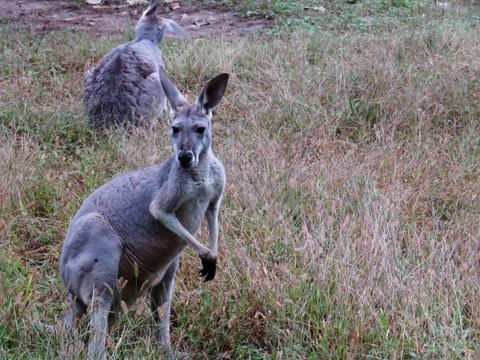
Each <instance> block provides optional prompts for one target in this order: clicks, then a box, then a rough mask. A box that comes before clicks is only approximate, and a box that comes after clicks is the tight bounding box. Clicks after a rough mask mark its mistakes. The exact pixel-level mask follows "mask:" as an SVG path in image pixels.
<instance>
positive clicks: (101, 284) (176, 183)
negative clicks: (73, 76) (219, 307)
mask: <svg viewBox="0 0 480 360" xmlns="http://www.w3.org/2000/svg"><path fill="white" fill-rule="evenodd" d="M159 76H160V79H161V84H162V88H163V90H164V91H165V93H166V94H167V98H168V100H169V102H170V103H171V107H172V117H173V118H172V135H171V137H172V145H173V148H174V154H173V155H172V156H170V157H169V158H168V159H167V160H165V161H164V162H162V163H161V164H159V165H156V166H151V167H147V168H144V169H139V170H135V171H131V172H127V173H125V174H122V175H119V176H117V177H115V178H114V179H112V180H111V181H109V182H107V183H106V184H104V185H103V186H101V187H99V188H98V189H97V190H95V191H94V192H93V193H92V194H91V195H90V196H89V197H88V198H87V199H86V200H85V201H84V203H83V204H82V206H81V207H80V209H79V210H78V212H77V213H76V215H75V216H74V218H73V220H72V222H71V223H70V227H69V229H68V231H67V235H66V239H65V242H64V245H63V250H62V255H61V259H60V274H61V277H62V280H63V283H64V284H65V286H66V287H67V288H68V291H69V298H70V302H71V307H70V308H69V310H68V311H67V314H66V315H65V319H64V321H65V324H66V326H67V327H68V328H71V327H72V325H76V324H77V323H78V320H79V319H80V318H81V317H82V316H83V315H84V314H86V313H87V308H89V307H90V308H91V314H90V331H91V340H90V344H89V347H88V351H89V356H90V358H98V357H102V356H104V347H105V336H106V331H107V325H108V322H109V320H112V319H113V318H114V313H115V310H116V309H118V308H120V302H121V301H124V302H125V304H127V306H128V305H130V304H132V303H133V302H134V301H135V300H136V299H137V298H138V297H139V296H141V295H142V294H144V293H146V292H147V291H148V292H149V293H150V295H151V302H152V311H153V317H154V319H156V320H157V321H158V322H159V323H160V334H159V350H160V351H162V352H164V351H167V352H168V351H170V332H169V317H170V303H171V298H172V289H173V282H174V276H175V272H176V270H177V266H178V257H179V255H180V253H181V252H182V251H183V250H184V249H185V247H186V246H188V245H189V246H191V247H192V248H193V250H194V251H195V252H196V253H197V254H198V255H199V257H200V259H201V261H202V265H203V269H202V270H201V272H200V275H201V276H205V281H209V280H212V279H213V278H214V276H215V270H216V260H217V243H218V210H219V206H220V201H221V199H222V194H223V189H224V186H225V172H224V169H223V166H222V164H221V163H220V161H219V160H218V159H217V158H216V157H215V156H214V155H213V152H212V150H211V147H210V143H211V116H212V112H211V110H212V108H213V107H215V106H216V105H217V104H218V102H219V101H220V99H221V98H222V96H223V94H224V92H225V88H226V86H227V82H228V75H227V74H222V75H219V76H217V77H216V78H214V79H213V80H211V81H210V82H209V83H208V84H207V85H206V86H205V88H204V89H203V91H202V92H201V94H200V96H199V97H198V99H197V101H196V102H195V103H194V104H189V103H188V102H187V101H186V100H185V99H184V97H183V96H182V95H181V94H180V92H179V91H178V90H177V89H176V88H175V86H174V85H173V84H172V82H171V81H170V80H169V79H168V77H167V75H166V74H165V71H164V70H163V69H160V75H159ZM203 217H206V219H207V222H208V229H209V242H210V244H209V248H207V247H205V246H204V245H202V244H201V243H199V242H198V241H197V240H196V239H195V237H194V236H195V234H196V232H197V230H198V228H199V227H200V225H201V222H202V219H203ZM118 279H123V281H124V285H125V286H124V287H123V289H121V291H119V290H118V289H117V281H118ZM125 281H126V284H125ZM160 307H162V309H163V310H164V314H163V315H161V314H159V313H158V309H159V308H160Z"/></svg>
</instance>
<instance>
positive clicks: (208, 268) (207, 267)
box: [200, 258, 217, 282]
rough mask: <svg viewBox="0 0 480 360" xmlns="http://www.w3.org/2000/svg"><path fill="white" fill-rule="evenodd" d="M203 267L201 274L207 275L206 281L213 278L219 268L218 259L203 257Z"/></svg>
mask: <svg viewBox="0 0 480 360" xmlns="http://www.w3.org/2000/svg"><path fill="white" fill-rule="evenodd" d="M202 265H203V268H202V270H200V276H201V277H203V276H205V280H204V282H207V281H210V280H213V278H214V277H215V272H216V270H217V259H216V258H213V259H202Z"/></svg>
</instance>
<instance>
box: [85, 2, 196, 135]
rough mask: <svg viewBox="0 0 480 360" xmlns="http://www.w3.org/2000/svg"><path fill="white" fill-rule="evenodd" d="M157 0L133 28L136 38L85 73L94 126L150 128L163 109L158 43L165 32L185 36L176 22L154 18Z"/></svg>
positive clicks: (117, 48) (89, 106)
mask: <svg viewBox="0 0 480 360" xmlns="http://www.w3.org/2000/svg"><path fill="white" fill-rule="evenodd" d="M157 7H158V0H151V2H150V5H149V7H148V8H147V10H145V12H144V13H143V15H142V16H141V18H140V20H139V21H138V23H137V26H136V27H135V39H134V40H133V41H131V42H129V43H126V44H122V45H119V46H117V47H116V48H115V49H113V50H112V51H110V52H109V53H108V54H107V55H105V56H104V57H103V59H102V60H100V62H99V63H98V64H97V65H96V66H94V67H92V68H90V69H88V70H87V71H85V74H84V103H85V109H86V112H87V115H88V118H89V120H90V122H91V123H93V125H94V126H96V127H101V126H108V125H120V124H124V123H125V122H128V123H131V124H133V125H134V126H139V127H153V126H155V124H156V119H157V118H158V116H159V115H160V113H161V112H162V111H163V110H164V109H165V107H166V99H165V93H164V91H163V89H162V85H161V84H160V76H159V75H160V72H159V71H160V69H161V68H163V67H164V64H163V61H162V53H161V51H160V49H159V48H158V44H159V43H160V41H161V40H162V38H163V33H164V31H169V32H172V33H174V34H177V35H186V31H185V30H183V28H182V27H181V26H180V25H178V24H177V23H176V22H175V21H173V20H169V19H162V18H160V17H157V15H156V11H157Z"/></svg>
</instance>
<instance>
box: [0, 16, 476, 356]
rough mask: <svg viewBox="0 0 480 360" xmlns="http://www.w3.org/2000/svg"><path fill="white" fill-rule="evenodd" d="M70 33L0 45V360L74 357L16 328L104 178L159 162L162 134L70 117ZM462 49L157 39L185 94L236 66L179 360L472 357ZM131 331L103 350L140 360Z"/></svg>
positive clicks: (445, 35) (46, 291)
mask: <svg viewBox="0 0 480 360" xmlns="http://www.w3.org/2000/svg"><path fill="white" fill-rule="evenodd" d="M68 35H69V36H71V37H73V39H74V40H75V41H76V42H77V44H78V46H76V47H75V48H73V49H70V51H72V53H70V55H65V54H66V51H65V48H66V45H65V44H64V43H63V42H62V41H60V40H59V38H57V35H46V38H45V40H44V41H43V43H42V44H43V45H42V47H40V50H39V51H38V52H35V53H33V50H32V49H34V48H35V46H36V45H35V41H33V40H31V42H30V43H29V42H28V41H24V40H22V41H20V39H24V38H27V39H30V38H31V36H30V35H28V34H22V33H20V34H9V33H7V34H5V33H4V34H2V36H3V37H4V40H2V46H1V49H0V50H1V51H4V52H3V54H4V55H3V61H1V62H0V74H5V73H6V72H5V71H6V69H10V74H9V75H8V76H2V77H1V78H0V84H1V89H2V90H0V94H1V96H2V100H1V101H2V107H1V108H0V111H1V116H2V125H1V126H2V128H1V129H2V132H1V136H2V137H1V149H2V154H3V156H2V157H1V159H0V169H1V170H0V171H1V173H2V174H3V175H2V178H1V182H0V191H1V193H2V197H1V198H0V203H1V206H2V219H1V222H0V234H1V237H2V239H4V245H5V246H4V250H2V252H0V259H1V264H2V265H0V267H1V268H2V272H1V273H2V280H1V281H0V285H1V286H2V291H1V292H0V308H1V309H2V313H1V314H2V315H1V316H0V334H2V336H1V337H2V338H3V339H4V340H1V345H2V346H0V348H1V349H2V350H0V354H1V355H0V356H4V355H5V357H6V356H7V354H14V355H12V356H17V357H22V358H23V357H24V358H31V357H32V358H36V357H42V358H55V357H57V356H65V355H66V354H69V353H72V343H67V344H65V343H62V342H61V340H60V339H58V338H55V337H52V338H48V337H47V338H46V337H45V336H43V335H42V334H41V333H39V332H38V331H35V330H32V328H31V327H30V322H31V320H33V319H38V318H40V320H42V321H45V322H49V323H53V322H54V321H55V320H54V319H58V318H60V317H61V312H62V310H63V309H62V308H63V306H64V303H62V301H63V300H64V294H63V290H62V286H61V284H60V282H59V280H58V277H57V271H58V265H57V264H58V258H59V252H60V249H61V244H62V241H63V237H64V234H65V231H66V227H67V226H68V222H69V219H70V218H71V217H72V216H73V214H74V213H75V211H76V210H77V209H78V206H79V205H80V203H81V201H82V199H83V198H85V197H86V196H87V195H88V194H89V193H90V192H91V191H92V190H93V189H95V188H96V187H97V186H99V185H100V184H102V183H104V182H105V181H107V180H108V179H110V178H111V177H112V176H113V175H115V174H118V173H120V172H123V171H126V170H130V169H133V168H138V167H142V166H147V165H151V164H153V163H156V162H158V161H161V160H162V159H163V158H165V157H166V156H167V155H168V154H169V151H170V150H169V149H170V145H169V140H168V137H167V136H166V133H167V130H168V125H167V124H162V125H161V126H160V127H159V129H157V132H156V133H154V134H152V133H144V132H131V133H128V132H127V133H125V132H122V131H110V132H106V133H95V132H94V131H93V130H92V129H89V128H87V127H84V126H83V125H82V123H83V122H84V121H85V119H84V117H83V116H82V115H81V108H82V107H81V87H79V86H78V84H79V83H81V77H82V71H83V66H82V64H84V63H88V62H89V61H91V55H90V54H89V50H88V49H92V48H94V47H95V46H98V47H100V46H105V45H104V44H102V45H100V43H101V42H103V41H104V40H102V39H90V38H88V37H84V36H82V35H79V34H68ZM321 35H324V36H321ZM50 36H51V37H52V38H53V39H57V40H56V41H57V42H55V41H52V42H50ZM478 38H479V34H478V29H477V28H468V29H465V28H464V27H462V26H457V25H455V24H454V23H450V22H445V23H444V24H443V25H442V26H431V27H429V26H425V27H424V28H416V29H413V30H412V29H407V30H404V31H399V30H397V31H395V32H385V33H382V34H378V33H377V34H375V35H372V34H368V33H360V34H355V33H347V34H343V35H342V34H335V35H332V34H327V33H325V34H318V33H317V34H306V35H305V34H303V35H300V34H293V35H291V36H290V37H275V36H272V37H251V38H247V39H238V40H235V41H234V40H231V41H230V40H224V41H222V40H218V39H217V40H214V39H205V40H197V41H195V42H185V43H177V42H171V43H168V44H163V50H164V57H165V59H164V60H165V63H166V64H167V70H168V72H169V73H170V74H171V76H172V78H173V79H174V80H175V82H176V83H177V84H178V86H179V87H180V89H181V90H182V91H183V92H186V93H187V95H188V96H189V97H190V98H192V97H193V96H195V94H196V93H197V91H198V89H199V88H200V86H201V84H202V83H203V82H204V81H205V80H206V79H208V78H209V77H211V76H212V75H215V74H217V73H218V72H220V71H226V72H229V73H231V74H232V77H231V82H230V84H229V88H228V91H227V94H226V97H225V98H224V99H223V100H222V103H221V104H220V106H219V108H218V110H217V115H216V116H215V118H214V125H213V133H214V150H215V152H216V153H217V154H218V156H219V157H220V158H221V159H222V161H223V162H224V164H225V167H226V169H227V177H228V185H227V189H226V194H225V200H224V205H223V207H222V212H221V224H222V228H221V243H220V248H219V252H220V254H221V255H220V256H221V261H220V270H219V274H218V277H217V278H216V280H215V281H214V282H213V283H207V284H201V283H200V282H199V279H198V277H197V271H198V265H199V264H198V261H197V258H196V256H194V254H193V253H192V252H189V251H187V253H186V254H185V255H184V256H182V260H181V267H180V271H179V274H178V278H177V287H176V292H175V300H174V309H173V311H174V317H173V322H174V324H173V328H174V343H175V345H176V346H178V347H179V348H180V349H182V350H185V351H187V352H188V353H189V354H190V355H189V356H188V358H195V359H197V358H198V359H212V358H217V359H221V358H251V359H259V358H271V359H294V358H295V359H300V358H305V359H317V358H324V359H327V358H329V359H338V358H346V359H354V358H355V359H356V358H388V359H407V358H422V359H439V358H445V359H453V358H456V359H468V358H470V359H474V358H478V356H479V355H480V347H479V344H478V337H479V335H480V313H479V309H480V306H479V304H480V296H479V294H480V282H479V276H478V274H479V270H480V210H479V209H480V203H479V193H480V182H479V180H478V175H479V166H478V164H479V163H480V150H479V147H480V128H479V125H478V119H479V115H480V98H479V95H478V94H479V93H480V92H479V90H480V83H479V79H478V69H479V68H480V60H479V59H480V58H479V57H478V53H479V50H480V47H479V45H478ZM107 40H108V41H107V42H109V43H111V44H112V45H113V44H114V43H115V42H116V40H115V39H107ZM12 44H13V45H12ZM48 44H51V45H48ZM92 44H93V45H92ZM105 47H106V46H105ZM5 50H7V51H8V53H6V52H5ZM33 56H35V57H36V58H39V60H35V61H28V60H22V59H28V58H29V57H33ZM52 62H53V63H55V64H63V65H61V66H62V68H64V69H65V71H63V70H60V72H57V73H55V74H54V73H52V72H51V71H50V70H49V68H50V67H51V66H52ZM32 68H34V69H35V73H34V74H30V75H29V71H32ZM200 239H202V241H206V239H207V233H206V229H204V230H203V231H202V232H201V234H200ZM147 323H148V316H147V315H146V313H145V306H144V303H142V302H141V303H140V305H139V308H137V309H136V311H133V312H132V313H131V314H130V315H129V317H128V318H127V320H126V321H125V322H123V323H122V324H120V325H119V327H118V328H117V329H115V330H114V331H113V333H112V343H111V344H110V345H111V352H112V354H114V356H117V357H119V358H123V357H125V358H127V357H128V358H134V357H138V358H140V357H142V356H143V357H151V356H153V355H152V354H153V352H154V348H155V345H154V344H153V343H152V341H151V337H150V336H149V333H148V331H147V326H146V324H147ZM119 339H121V340H122V341H121V342H120V341H119ZM75 341H76V342H75ZM79 343H81V341H80V340H78V339H77V340H74V342H73V344H77V345H78V344H79ZM77 345H76V346H77ZM73 349H75V347H74V348H73ZM27 352H29V353H32V354H38V356H37V355H34V356H31V355H25V354H26V353H27ZM73 353H75V352H73ZM78 356H81V354H80V355H78Z"/></svg>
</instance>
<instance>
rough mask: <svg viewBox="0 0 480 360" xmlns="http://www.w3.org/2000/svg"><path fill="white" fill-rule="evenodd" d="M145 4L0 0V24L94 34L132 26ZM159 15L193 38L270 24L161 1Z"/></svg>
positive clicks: (227, 11)
mask: <svg viewBox="0 0 480 360" xmlns="http://www.w3.org/2000/svg"><path fill="white" fill-rule="evenodd" d="M145 8H146V6H145V5H144V6H129V5H128V4H127V3H126V1H109V2H107V3H106V4H104V5H89V4H86V3H84V2H80V1H77V2H72V1H66V0H56V1H48V0H44V1H40V0H0V27H3V28H5V27H6V28H31V29H32V30H33V31H38V32H42V31H50V30H65V29H75V30H78V31H85V32H88V33H90V34H93V35H102V34H111V33H122V32H124V31H125V30H126V29H128V28H129V27H133V26H135V24H136V22H137V20H138V19H139V17H140V15H141V13H142V11H143V10H144V9H145ZM158 13H159V15H161V16H163V17H166V18H169V19H172V20H175V21H176V22H178V23H179V24H180V25H182V26H183V27H184V28H185V29H187V30H188V32H189V33H190V36H191V37H193V38H198V37H203V36H208V35H221V36H233V35H239V34H243V33H246V32H251V31H254V30H262V29H266V28H268V27H269V26H270V24H269V23H268V21H266V20H265V19H251V18H249V19H243V18H241V17H239V16H238V14H237V13H236V12H235V11H232V10H231V9H227V8H220V7H209V8H200V9H199V8H195V7H193V6H192V5H188V4H186V5H184V4H182V5H180V6H179V7H177V6H174V7H171V6H168V5H164V6H162V7H161V8H160V9H159V10H158Z"/></svg>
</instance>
